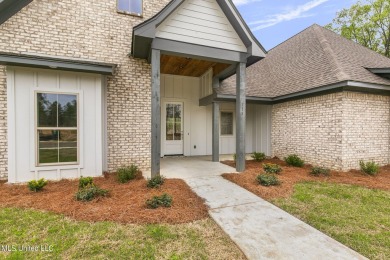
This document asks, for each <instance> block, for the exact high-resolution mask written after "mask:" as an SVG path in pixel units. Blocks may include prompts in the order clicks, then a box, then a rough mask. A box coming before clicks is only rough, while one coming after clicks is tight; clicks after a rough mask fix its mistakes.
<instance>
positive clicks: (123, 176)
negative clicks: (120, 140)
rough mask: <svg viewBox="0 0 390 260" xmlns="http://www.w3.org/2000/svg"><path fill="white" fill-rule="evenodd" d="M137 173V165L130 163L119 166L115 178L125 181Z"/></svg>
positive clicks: (121, 181) (134, 176) (132, 178)
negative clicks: (125, 165) (129, 164)
mask: <svg viewBox="0 0 390 260" xmlns="http://www.w3.org/2000/svg"><path fill="white" fill-rule="evenodd" d="M137 174H138V167H137V166H135V165H134V164H132V165H131V166H127V167H121V168H119V169H118V170H117V178H118V181H119V182H120V183H127V182H129V181H131V180H134V179H135V178H136V177H137Z"/></svg>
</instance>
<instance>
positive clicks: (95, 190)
mask: <svg viewBox="0 0 390 260" xmlns="http://www.w3.org/2000/svg"><path fill="white" fill-rule="evenodd" d="M107 195H108V190H103V189H101V188H99V187H97V186H96V185H93V184H91V185H88V186H85V187H84V188H81V189H79V190H78V191H77V193H76V195H75V197H76V200H78V201H84V202H86V201H92V200H93V199H95V198H98V197H105V196H107Z"/></svg>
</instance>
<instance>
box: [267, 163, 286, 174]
mask: <svg viewBox="0 0 390 260" xmlns="http://www.w3.org/2000/svg"><path fill="white" fill-rule="evenodd" d="M263 169H264V171H265V172H266V173H275V174H278V173H280V172H282V167H280V166H279V165H278V164H274V163H265V164H263Z"/></svg>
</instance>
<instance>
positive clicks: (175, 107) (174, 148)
mask: <svg viewBox="0 0 390 260" xmlns="http://www.w3.org/2000/svg"><path fill="white" fill-rule="evenodd" d="M164 109H165V120H166V121H165V122H166V131H165V155H183V154H184V145H183V144H184V140H183V139H184V136H183V129H184V125H183V115H184V113H183V112H184V109H183V103H182V102H168V103H165V107H164Z"/></svg>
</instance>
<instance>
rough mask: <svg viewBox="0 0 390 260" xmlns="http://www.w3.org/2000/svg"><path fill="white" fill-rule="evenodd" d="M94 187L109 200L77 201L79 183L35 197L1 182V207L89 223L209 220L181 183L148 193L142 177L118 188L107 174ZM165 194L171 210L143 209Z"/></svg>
mask: <svg viewBox="0 0 390 260" xmlns="http://www.w3.org/2000/svg"><path fill="white" fill-rule="evenodd" d="M94 183H95V184H96V185H97V186H99V187H100V188H102V189H107V190H109V191H110V193H109V196H108V197H104V198H98V199H95V200H94V201H92V202H79V201H76V200H75V199H74V194H75V193H76V191H77V189H78V180H62V181H59V182H49V184H48V185H47V186H46V187H45V188H44V190H43V191H42V192H38V193H34V192H31V191H29V190H28V188H27V185H8V184H5V183H4V182H1V183H0V207H17V208H30V209H37V210H44V211H50V212H54V213H59V214H63V215H65V216H68V217H71V218H73V219H76V220H84V221H91V222H96V221H115V222H119V223H134V224H153V223H169V224H179V223H188V222H192V221H195V220H200V219H204V218H206V217H208V213H207V206H206V205H205V204H204V201H203V200H202V199H201V198H199V197H198V196H197V195H196V194H195V193H194V192H193V191H192V190H191V189H190V188H189V187H188V185H187V184H186V183H185V182H184V181H182V180H178V179H167V180H166V181H165V183H164V185H163V186H162V187H160V188H159V189H149V188H147V187H146V184H147V182H146V180H145V179H143V178H142V177H139V178H137V179H136V180H134V181H131V182H130V183H127V184H119V183H118V182H117V181H116V178H115V175H112V174H110V175H106V176H105V177H104V178H103V177H102V178H95V179H94ZM164 193H168V194H169V195H171V196H172V197H173V203H172V207H171V208H159V209H148V208H147V207H146V204H145V202H146V200H147V199H150V198H152V197H153V196H156V195H158V196H160V195H162V194H164Z"/></svg>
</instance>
